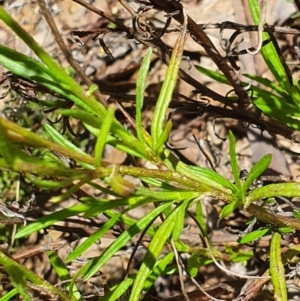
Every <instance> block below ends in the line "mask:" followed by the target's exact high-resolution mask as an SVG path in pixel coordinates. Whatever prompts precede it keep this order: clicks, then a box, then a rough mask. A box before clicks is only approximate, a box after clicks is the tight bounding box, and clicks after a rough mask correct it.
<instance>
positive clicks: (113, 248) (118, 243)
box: [75, 201, 174, 280]
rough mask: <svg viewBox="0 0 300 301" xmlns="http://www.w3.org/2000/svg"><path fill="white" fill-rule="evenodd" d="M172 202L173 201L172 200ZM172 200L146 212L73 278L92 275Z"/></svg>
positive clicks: (85, 277)
mask: <svg viewBox="0 0 300 301" xmlns="http://www.w3.org/2000/svg"><path fill="white" fill-rule="evenodd" d="M173 202H174V201H173ZM173 202H168V203H164V204H162V205H160V206H159V207H157V208H155V209H153V210H152V211H151V212H149V213H148V214H146V215H145V216H144V217H142V218H141V219H140V220H138V221H137V222H136V223H135V224H134V225H132V226H131V227H130V228H129V229H128V230H126V231H124V232H123V233H122V234H121V235H120V236H119V237H118V238H117V239H116V240H115V241H114V242H113V243H112V244H111V245H110V246H109V247H108V248H107V249H106V250H105V251H104V252H103V253H102V254H101V256H99V257H97V258H95V259H93V260H91V261H90V262H89V263H87V264H86V265H85V266H83V267H82V268H81V269H80V270H79V271H78V273H77V274H76V276H75V278H77V277H79V276H84V279H85V280H87V279H89V278H90V277H92V276H93V275H94V274H95V273H96V272H97V271H99V269H100V268H101V267H102V266H103V265H104V264H105V263H106V261H107V260H108V259H110V258H111V257H112V256H113V255H114V254H115V253H116V252H117V251H118V250H120V248H122V247H123V246H124V245H125V244H126V243H127V242H128V241H129V240H130V239H132V237H133V236H134V235H136V234H137V233H139V232H141V231H143V230H144V229H145V227H146V226H147V225H148V224H149V223H150V222H151V221H152V220H153V219H154V218H155V217H156V216H158V215H159V214H160V213H161V212H162V211H163V210H164V209H165V208H167V207H169V206H171V204H172V203H173Z"/></svg>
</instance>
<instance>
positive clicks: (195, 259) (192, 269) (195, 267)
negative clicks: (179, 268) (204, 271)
mask: <svg viewBox="0 0 300 301" xmlns="http://www.w3.org/2000/svg"><path fill="white" fill-rule="evenodd" d="M199 267H200V265H199V254H198V253H194V254H192V256H190V257H189V258H188V260H187V268H188V271H189V274H190V275H191V277H193V278H195V277H196V276H197V275H198V272H199Z"/></svg>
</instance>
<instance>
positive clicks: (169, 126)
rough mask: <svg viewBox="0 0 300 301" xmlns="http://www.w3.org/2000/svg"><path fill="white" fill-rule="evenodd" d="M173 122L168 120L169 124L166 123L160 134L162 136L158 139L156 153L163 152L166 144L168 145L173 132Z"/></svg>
mask: <svg viewBox="0 0 300 301" xmlns="http://www.w3.org/2000/svg"><path fill="white" fill-rule="evenodd" d="M172 126H173V123H172V120H168V122H167V123H166V125H165V127H164V129H163V131H162V133H161V134H160V136H159V137H158V140H157V143H156V146H155V149H154V152H155V153H157V154H158V153H159V152H160V151H162V148H163V146H164V144H165V143H166V141H167V140H168V139H169V135H170V132H171V130H172Z"/></svg>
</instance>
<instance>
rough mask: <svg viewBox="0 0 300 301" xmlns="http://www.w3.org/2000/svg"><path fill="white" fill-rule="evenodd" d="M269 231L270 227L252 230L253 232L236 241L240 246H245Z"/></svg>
mask: <svg viewBox="0 0 300 301" xmlns="http://www.w3.org/2000/svg"><path fill="white" fill-rule="evenodd" d="M270 230H271V228H270V227H268V228H262V229H257V230H254V231H252V232H250V233H248V234H246V235H244V236H243V237H240V238H239V239H238V242H239V243H240V244H246V243H248V242H251V241H255V240H257V239H259V238H261V237H263V236H264V235H266V234H267V233H268V232H269V231H270Z"/></svg>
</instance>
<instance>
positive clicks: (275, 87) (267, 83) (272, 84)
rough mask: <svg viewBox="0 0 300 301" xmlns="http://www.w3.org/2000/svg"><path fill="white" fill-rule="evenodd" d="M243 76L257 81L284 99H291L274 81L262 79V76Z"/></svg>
mask: <svg viewBox="0 0 300 301" xmlns="http://www.w3.org/2000/svg"><path fill="white" fill-rule="evenodd" d="M243 76H245V77H248V78H250V79H252V80H255V81H256V82H258V83H260V84H262V85H264V86H266V87H268V88H271V89H272V90H274V91H276V92H277V93H278V94H279V95H280V96H281V97H282V98H284V99H286V98H289V97H290V96H289V95H288V94H287V93H286V91H285V90H284V89H283V88H282V87H281V86H280V85H278V84H277V83H276V82H274V81H271V80H270V79H268V78H265V77H261V76H258V75H254V74H243Z"/></svg>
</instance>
